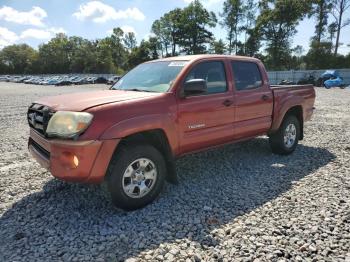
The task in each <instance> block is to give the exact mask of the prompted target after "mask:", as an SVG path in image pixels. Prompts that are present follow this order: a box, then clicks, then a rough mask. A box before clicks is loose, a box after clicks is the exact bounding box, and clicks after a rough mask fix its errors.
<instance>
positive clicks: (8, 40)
mask: <svg viewBox="0 0 350 262" xmlns="http://www.w3.org/2000/svg"><path fill="white" fill-rule="evenodd" d="M18 39H19V37H18V35H17V34H16V33H14V32H12V31H10V30H8V29H7V28H5V27H0V48H3V47H4V46H7V45H12V44H14V43H15V42H16V41H17V40H18Z"/></svg>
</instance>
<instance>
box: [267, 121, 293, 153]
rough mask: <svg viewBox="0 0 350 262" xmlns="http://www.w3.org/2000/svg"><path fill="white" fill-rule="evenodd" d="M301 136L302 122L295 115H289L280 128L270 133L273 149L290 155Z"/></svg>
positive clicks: (274, 151)
mask: <svg viewBox="0 0 350 262" xmlns="http://www.w3.org/2000/svg"><path fill="white" fill-rule="evenodd" d="M299 137H300V123H299V120H298V119H297V118H296V117H295V116H294V115H289V116H287V117H286V118H285V119H284V121H283V123H282V125H281V127H280V128H279V130H278V131H277V132H276V133H274V134H272V135H270V138H269V142H270V146H271V150H272V152H273V153H275V154H280V155H288V154H290V153H292V152H293V151H294V150H295V148H296V147H297V145H298V141H299Z"/></svg>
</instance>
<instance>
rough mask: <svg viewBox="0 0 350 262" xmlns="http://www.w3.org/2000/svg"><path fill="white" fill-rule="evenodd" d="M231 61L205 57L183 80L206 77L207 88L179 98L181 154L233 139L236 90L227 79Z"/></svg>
mask: <svg viewBox="0 0 350 262" xmlns="http://www.w3.org/2000/svg"><path fill="white" fill-rule="evenodd" d="M227 70H229V65H228V63H225V62H224V60H214V61H213V60H206V61H204V62H199V63H197V64H195V65H193V66H192V68H191V69H190V71H189V73H188V74H187V75H186V76H185V79H184V81H183V82H186V81H188V80H190V79H204V80H206V82H207V87H208V91H207V92H206V93H205V94H201V95H191V96H186V97H184V98H179V100H178V121H179V128H180V132H179V141H180V151H181V153H187V152H191V151H197V150H199V149H201V148H206V147H210V146H214V145H217V144H221V143H225V142H227V141H229V140H231V139H232V138H233V121H234V106H233V103H234V102H233V93H232V89H231V88H229V84H228V81H227V77H226V76H227Z"/></svg>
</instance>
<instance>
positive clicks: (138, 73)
mask: <svg viewBox="0 0 350 262" xmlns="http://www.w3.org/2000/svg"><path fill="white" fill-rule="evenodd" d="M187 62H188V61H160V62H151V63H145V64H141V65H139V66H137V67H135V68H134V69H132V70H131V71H130V72H128V73H127V74H126V75H125V76H123V77H122V78H121V79H120V80H119V81H118V82H117V83H115V85H114V86H113V87H112V89H116V90H132V91H145V92H159V93H164V92H167V91H168V90H169V88H170V87H171V85H172V83H173V81H174V80H175V78H176V76H177V75H178V74H179V73H180V71H181V69H182V68H183V67H184V66H185V65H186V63H187Z"/></svg>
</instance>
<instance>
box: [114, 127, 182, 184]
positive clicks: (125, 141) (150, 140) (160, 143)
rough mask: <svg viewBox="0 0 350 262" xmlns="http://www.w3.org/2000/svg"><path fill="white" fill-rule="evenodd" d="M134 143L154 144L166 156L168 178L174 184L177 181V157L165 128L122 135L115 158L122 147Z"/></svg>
mask: <svg viewBox="0 0 350 262" xmlns="http://www.w3.org/2000/svg"><path fill="white" fill-rule="evenodd" d="M133 144H149V145H152V146H154V147H155V148H156V149H157V150H158V151H159V152H160V153H161V154H162V155H163V156H164V160H165V162H166V168H167V175H166V180H167V181H168V182H170V183H173V184H176V183H177V174H176V169H175V157H174V155H173V152H172V149H171V146H170V144H169V140H168V137H167V135H166V132H165V131H164V130H163V129H161V128H156V129H150V130H145V131H140V132H136V133H132V134H129V135H127V136H125V137H122V138H121V140H120V142H119V144H118V146H117V147H116V149H115V151H114V153H113V158H118V153H119V152H120V150H121V149H122V148H125V147H126V146H130V145H133ZM113 158H112V159H113Z"/></svg>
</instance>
